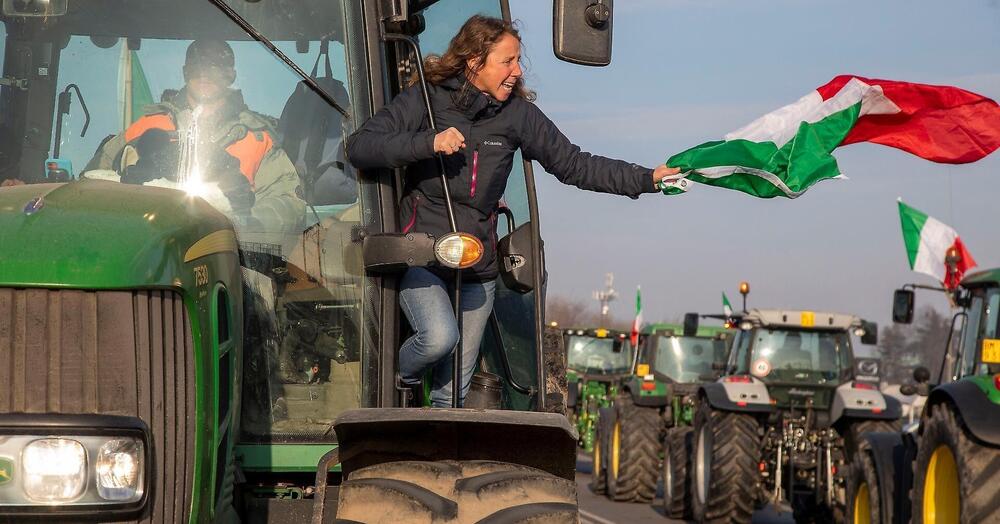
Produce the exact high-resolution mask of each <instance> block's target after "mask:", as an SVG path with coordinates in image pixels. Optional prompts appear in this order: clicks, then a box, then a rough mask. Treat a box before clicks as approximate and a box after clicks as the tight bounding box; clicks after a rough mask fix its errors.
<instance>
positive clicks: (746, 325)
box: [740, 320, 753, 331]
mask: <svg viewBox="0 0 1000 524" xmlns="http://www.w3.org/2000/svg"><path fill="white" fill-rule="evenodd" d="M740 329H742V330H743V331H750V330H751V329H753V322H750V321H749V320H744V321H743V322H740Z"/></svg>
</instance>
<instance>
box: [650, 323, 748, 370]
mask: <svg viewBox="0 0 1000 524" xmlns="http://www.w3.org/2000/svg"><path fill="white" fill-rule="evenodd" d="M644 331H645V332H646V333H645V334H644V335H645V336H644V337H643V341H642V343H641V344H640V346H639V356H638V358H637V360H636V362H637V369H636V375H643V376H645V375H649V374H652V375H653V376H654V377H655V378H656V380H659V381H669V382H673V383H679V384H693V383H698V382H703V381H705V380H713V379H714V377H713V373H714V372H715V370H716V368H717V367H718V364H720V363H723V362H725V360H726V357H727V356H728V351H729V347H730V344H731V342H732V332H731V330H727V329H726V328H724V327H712V326H698V328H697V329H696V330H695V331H694V332H693V333H692V332H690V330H689V332H687V333H685V332H684V331H683V329H682V328H681V326H669V325H660V324H655V325H653V326H650V327H649V328H647V329H646V330H644ZM641 366H645V367H641ZM640 367H641V369H640ZM643 371H647V372H645V373H643Z"/></svg>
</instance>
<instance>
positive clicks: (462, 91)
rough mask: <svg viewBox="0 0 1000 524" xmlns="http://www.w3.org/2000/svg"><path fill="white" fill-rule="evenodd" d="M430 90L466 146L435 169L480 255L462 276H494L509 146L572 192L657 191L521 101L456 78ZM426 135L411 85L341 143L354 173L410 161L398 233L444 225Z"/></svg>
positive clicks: (638, 169) (636, 170)
mask: <svg viewBox="0 0 1000 524" xmlns="http://www.w3.org/2000/svg"><path fill="white" fill-rule="evenodd" d="M429 91H430V98H431V104H432V105H433V107H434V116H435V120H436V121H435V123H436V124H437V128H438V130H440V131H444V130H445V129H448V128H449V127H454V128H456V129H458V130H459V132H461V133H462V135H463V136H465V145H466V147H465V149H464V150H461V151H459V152H457V153H455V154H452V155H447V156H445V157H444V165H445V172H446V175H447V179H448V188H449V192H450V193H451V198H452V204H453V207H454V210H455V220H456V222H457V223H458V229H459V231H464V232H467V233H472V234H474V235H476V236H477V237H479V239H480V240H481V241H482V242H483V245H484V246H485V248H486V252H485V254H484V256H483V259H482V261H480V262H479V263H478V264H476V266H474V267H473V268H472V269H471V271H466V272H465V274H466V275H467V278H474V279H482V280H486V279H493V278H496V276H497V263H496V242H497V238H496V219H497V207H498V203H499V201H500V199H501V198H502V197H503V194H504V190H505V189H506V187H507V178H508V177H509V176H510V172H511V167H512V165H513V161H514V152H515V151H516V150H517V149H518V148H520V149H521V151H522V153H523V154H524V156H525V157H526V158H529V159H533V160H537V161H538V162H539V163H541V164H542V167H544V168H545V170H546V171H548V172H549V173H552V174H553V175H555V176H556V178H558V179H559V180H560V181H561V182H563V183H565V184H571V185H574V186H577V187H579V188H581V189H589V190H591V191H600V192H604V193H614V194H618V195H626V196H629V197H632V198H637V197H638V196H639V195H640V194H642V193H652V192H656V191H657V190H656V188H655V187H654V184H653V178H652V169H649V168H646V167H642V166H639V165H636V164H631V163H628V162H624V161H621V160H613V159H610V158H604V157H601V156H596V155H592V154H590V153H585V152H583V151H581V150H580V148H579V147H578V146H576V145H574V144H573V143H572V142H570V141H569V139H567V138H566V136H565V135H563V134H562V133H561V132H560V131H559V129H558V128H557V127H556V125H555V124H553V123H552V121H551V120H549V119H548V118H547V117H546V116H545V115H544V114H543V113H542V112H541V110H539V109H538V107H536V106H535V104H533V103H531V102H528V101H526V100H524V99H523V98H520V97H516V96H511V97H510V98H508V99H507V100H506V101H505V102H503V103H500V102H497V101H496V100H494V99H493V97H491V96H489V95H487V94H485V93H482V92H480V91H479V90H478V89H476V88H475V87H473V86H472V85H471V84H469V83H468V82H467V81H465V80H464V79H462V80H459V79H458V78H453V79H450V80H448V81H446V82H444V83H442V84H441V85H429ZM434 135H435V132H434V131H432V130H431V129H430V126H429V124H428V121H427V110H426V108H425V106H424V101H423V96H422V94H421V92H420V88H419V86H412V87H410V88H408V89H406V90H404V91H403V92H402V93H400V95H399V96H397V97H396V98H395V99H394V100H393V101H392V103H390V104H389V105H387V106H385V107H383V108H382V109H381V110H379V111H378V113H376V114H375V116H373V117H372V118H371V119H370V120H368V121H367V122H365V124H364V125H363V126H362V127H361V129H359V130H358V131H357V132H355V133H354V134H353V135H351V137H350V138H349V139H348V142H347V156H348V159H349V160H350V162H351V163H352V164H354V166H355V167H357V168H359V169H372V168H393V167H403V166H410V167H409V169H408V171H407V175H406V182H405V189H404V194H403V198H402V201H401V203H400V212H399V214H400V216H399V219H400V224H401V226H402V229H403V232H407V231H420V232H424V233H430V234H432V235H434V236H441V235H443V234H446V233H448V232H450V231H451V229H450V227H449V225H448V215H447V211H446V208H445V205H444V192H443V191H442V188H441V181H440V171H439V169H438V163H437V160H436V159H435V155H434ZM442 276H443V275H442Z"/></svg>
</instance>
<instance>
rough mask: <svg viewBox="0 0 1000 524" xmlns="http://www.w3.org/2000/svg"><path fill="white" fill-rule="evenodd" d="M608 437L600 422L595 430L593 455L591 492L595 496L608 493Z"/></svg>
mask: <svg viewBox="0 0 1000 524" xmlns="http://www.w3.org/2000/svg"><path fill="white" fill-rule="evenodd" d="M606 439H607V436H606V435H605V434H604V432H603V431H601V424H600V422H599V421H598V423H597V424H595V428H594V450H593V452H592V453H591V455H590V456H591V458H592V459H593V468H591V471H590V491H592V492H593V493H594V494H595V495H604V494H605V493H607V492H608V478H607V464H605V461H604V455H605V451H606V450H607V449H608V448H607V442H605V440H606Z"/></svg>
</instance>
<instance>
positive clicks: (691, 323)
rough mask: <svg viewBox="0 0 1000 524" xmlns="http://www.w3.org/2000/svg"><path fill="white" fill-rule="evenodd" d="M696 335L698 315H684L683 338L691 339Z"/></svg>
mask: <svg viewBox="0 0 1000 524" xmlns="http://www.w3.org/2000/svg"><path fill="white" fill-rule="evenodd" d="M697 334H698V314H697V313H685V314H684V336H685V337H693V336H695V335H697Z"/></svg>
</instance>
